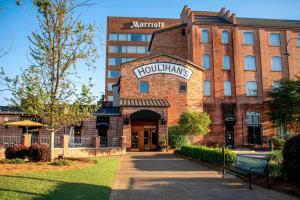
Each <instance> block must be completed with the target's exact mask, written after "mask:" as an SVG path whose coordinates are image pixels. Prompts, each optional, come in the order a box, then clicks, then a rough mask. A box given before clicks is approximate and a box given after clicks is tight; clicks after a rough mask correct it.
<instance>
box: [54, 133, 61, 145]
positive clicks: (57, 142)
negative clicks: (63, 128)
mask: <svg viewBox="0 0 300 200" xmlns="http://www.w3.org/2000/svg"><path fill="white" fill-rule="evenodd" d="M62 147H63V137H62V136H60V135H55V136H54V148H62Z"/></svg>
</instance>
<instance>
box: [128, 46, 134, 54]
mask: <svg viewBox="0 0 300 200" xmlns="http://www.w3.org/2000/svg"><path fill="white" fill-rule="evenodd" d="M127 53H136V46H127Z"/></svg>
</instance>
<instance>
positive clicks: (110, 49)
mask: <svg viewBox="0 0 300 200" xmlns="http://www.w3.org/2000/svg"><path fill="white" fill-rule="evenodd" d="M117 50H118V47H117V46H109V53H117Z"/></svg>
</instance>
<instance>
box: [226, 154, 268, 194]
mask: <svg viewBox="0 0 300 200" xmlns="http://www.w3.org/2000/svg"><path fill="white" fill-rule="evenodd" d="M230 170H231V171H233V172H235V173H238V174H241V175H244V176H247V177H248V178H249V189H252V177H253V175H257V176H262V177H265V178H266V180H267V185H268V188H271V184H270V178H269V161H268V160H267V159H265V158H257V157H251V156H238V158H237V163H236V165H235V166H234V167H233V168H231V169H230Z"/></svg>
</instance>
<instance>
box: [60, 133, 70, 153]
mask: <svg viewBox="0 0 300 200" xmlns="http://www.w3.org/2000/svg"><path fill="white" fill-rule="evenodd" d="M62 138H63V140H62V148H63V154H64V157H68V152H69V135H66V134H64V135H63V136H62Z"/></svg>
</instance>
